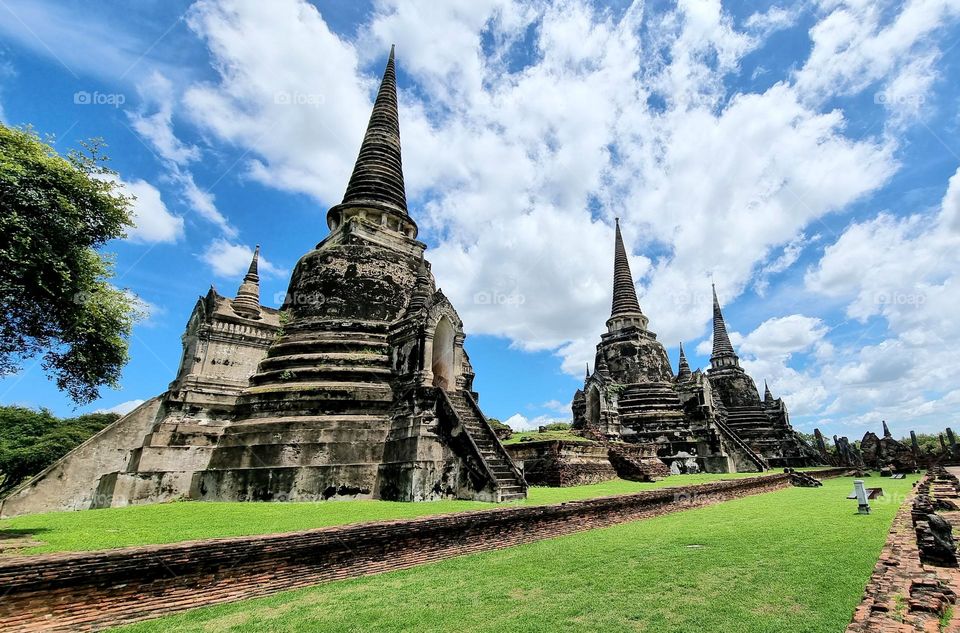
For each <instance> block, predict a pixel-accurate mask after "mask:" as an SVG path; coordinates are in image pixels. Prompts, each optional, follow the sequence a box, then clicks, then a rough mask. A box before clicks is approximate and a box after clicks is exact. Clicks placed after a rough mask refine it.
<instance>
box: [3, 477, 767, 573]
mask: <svg viewBox="0 0 960 633" xmlns="http://www.w3.org/2000/svg"><path fill="white" fill-rule="evenodd" d="M755 474H756V473H739V474H722V475H675V476H672V477H667V478H666V479H663V480H661V481H658V482H656V483H652V484H647V483H637V482H632V481H624V480H621V479H618V480H614V481H607V482H603V483H599V484H592V485H588V486H574V487H570V488H545V487H533V488H530V492H529V496H528V498H527V499H526V500H525V501H519V502H513V503H512V504H505V505H516V504H546V503H562V502H564V501H574V500H577V499H588V498H591V497H602V496H607V495H616V494H627V493H631V492H638V491H640V490H650V489H651V488H659V487H663V486H688V485H693V484H698V483H703V482H706V481H716V480H718V479H729V478H734V477H749V476H752V475H755ZM492 507H495V506H493V505H492V504H489V503H483V502H479V501H431V502H426V503H397V502H390V501H328V502H320V503H217V502H199V501H180V502H175V503H163V504H155V505H144V506H135V507H129V508H110V509H105V510H83V511H80V512H51V513H47V514H33V515H27V516H23V517H16V518H13V519H4V520H2V521H0V537H2V536H9V535H15V534H28V535H30V538H31V539H33V540H35V541H39V542H41V543H42V545H39V546H36V547H29V548H25V549H22V550H19V551H18V552H16V553H15V554H10V555H17V554H36V553H41V552H59V551H82V550H98V549H110V548H115V547H125V546H130V545H147V544H157V543H175V542H178V541H189V540H194V539H202V538H215V537H222V536H248V535H252V534H271V533H278V532H295V531H297V530H308V529H310V528H318V527H325V526H330V525H346V524H348V523H364V522H368V521H381V520H386V519H409V518H413V517H419V516H426V515H431V514H444V513H449V512H462V511H465V510H485V509H489V508H492Z"/></svg>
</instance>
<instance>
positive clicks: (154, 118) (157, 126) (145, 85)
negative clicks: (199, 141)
mask: <svg viewBox="0 0 960 633" xmlns="http://www.w3.org/2000/svg"><path fill="white" fill-rule="evenodd" d="M139 89H140V96H141V98H142V99H143V100H144V102H145V103H147V104H150V105H152V106H153V109H154V110H155V111H154V112H153V113H152V114H147V113H146V112H128V113H127V115H128V116H129V117H130V123H131V125H132V126H133V129H134V130H136V131H137V132H138V133H139V134H140V135H141V136H142V137H144V138H145V139H146V140H147V141H148V142H149V143H150V144H151V145H152V146H153V148H154V149H155V150H156V151H157V153H158V154H159V155H160V157H161V158H163V159H165V160H168V161H172V162H174V163H176V164H177V165H186V164H188V163H191V162H193V161H196V160H197V159H199V158H200V148H198V147H197V146H195V145H188V144H186V143H183V142H182V141H181V140H180V139H179V138H177V136H176V134H174V132H173V106H174V103H173V100H174V96H173V84H172V83H171V82H170V80H169V79H167V78H166V77H164V76H163V75H161V74H160V73H158V72H154V73H152V74H151V75H149V76H148V77H147V78H146V79H145V80H144V81H143V82H142V83H141V84H140V86H139Z"/></svg>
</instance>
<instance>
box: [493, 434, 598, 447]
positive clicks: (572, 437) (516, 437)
mask: <svg viewBox="0 0 960 633" xmlns="http://www.w3.org/2000/svg"><path fill="white" fill-rule="evenodd" d="M522 438H528V439H529V440H531V441H537V442H542V441H543V440H569V441H576V442H591V443H593V442H592V440H587V439H586V438H585V437H583V436H582V435H576V434H575V433H573V432H572V431H544V432H543V433H540V432H538V431H525V432H519V431H517V432H515V433H514V434H513V435H511V436H510V438H509V439H506V440H500V441H501V442H502V443H503V444H504V445H510V444H523V442H521V441H520V440H521V439H522Z"/></svg>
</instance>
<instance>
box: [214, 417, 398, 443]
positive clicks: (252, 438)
mask: <svg viewBox="0 0 960 633" xmlns="http://www.w3.org/2000/svg"><path fill="white" fill-rule="evenodd" d="M389 432H390V425H389V422H385V423H383V424H381V425H379V427H378V428H365V429H357V428H352V427H351V426H349V425H344V426H332V427H329V428H314V429H299V430H293V429H290V428H289V427H286V428H284V427H282V426H279V425H274V428H272V429H268V430H260V431H255V432H242V431H237V432H232V433H226V434H224V435H223V436H222V437H221V438H220V443H219V444H218V446H219V447H220V448H223V447H226V446H262V445H268V444H276V443H278V442H281V441H283V442H287V443H290V444H322V443H324V442H383V441H385V440H386V437H387V433H389Z"/></svg>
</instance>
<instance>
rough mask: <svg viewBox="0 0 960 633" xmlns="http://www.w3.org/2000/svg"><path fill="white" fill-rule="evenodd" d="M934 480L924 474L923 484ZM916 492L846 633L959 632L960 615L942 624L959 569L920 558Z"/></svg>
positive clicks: (900, 513)
mask: <svg viewBox="0 0 960 633" xmlns="http://www.w3.org/2000/svg"><path fill="white" fill-rule="evenodd" d="M930 480H931V478H930V475H929V474H928V475H925V476H924V479H923V480H921V484H922V483H924V482H929V481H930ZM916 496H917V489H916V488H914V490H913V491H911V492H910V494H909V495H907V498H906V500H905V501H904V502H903V503H902V504H901V505H900V508H899V509H898V510H897V514H896V516H895V517H894V519H893V524H892V525H891V526H890V532H889V533H888V534H887V541H886V543H885V544H884V546H883V550H882V551H881V553H880V558H879V560H878V561H877V564H876V566H875V567H874V570H873V574H872V575H871V576H870V580H869V581H868V582H867V586H866V589H865V590H864V592H863V600H862V602H861V603H860V605H859V606H858V607H857V608H856V610H855V611H854V613H853V620H852V621H851V622H850V625H849V626H848V627H847V632H846V633H911V632H914V631H934V632H939V631H945V632H947V633H949V632H956V631H958V630H960V622H958V621H957V618H956V617H954V618H953V619H952V621H951V622H950V623H948V625H947V626H946V627H945V628H942V627H941V626H940V616H941V613H942V612H943V610H944V609H945V608H946V606H947V604H948V603H952V602H953V600H954V598H955V596H956V594H957V593H960V572H958V570H957V569H951V568H945V567H936V566H932V565H926V564H923V563H922V562H921V560H920V548H919V546H918V544H917V534H916V531H915V528H914V525H913V521H912V518H911V512H912V509H913V504H914V501H915V499H916ZM952 518H953V519H954V521H951V523H954V522H955V521H956V522H960V521H957V519H960V517H956V516H954V517H952ZM954 527H955V529H956V525H955V526H954Z"/></svg>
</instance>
